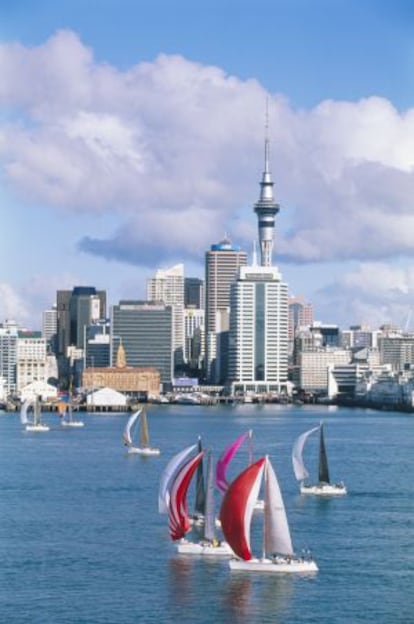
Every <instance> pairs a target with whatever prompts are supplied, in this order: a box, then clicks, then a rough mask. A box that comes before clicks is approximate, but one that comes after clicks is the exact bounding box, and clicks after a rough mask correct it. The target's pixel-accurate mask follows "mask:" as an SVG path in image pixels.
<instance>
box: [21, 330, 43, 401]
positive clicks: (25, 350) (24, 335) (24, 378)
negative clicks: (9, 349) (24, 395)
mask: <svg viewBox="0 0 414 624" xmlns="http://www.w3.org/2000/svg"><path fill="white" fill-rule="evenodd" d="M46 353H47V351H46V339H45V338H42V337H41V336H40V333H39V332H29V331H25V332H23V331H21V332H19V337H18V340H17V391H18V393H21V392H22V390H23V388H25V387H26V386H28V385H29V384H31V383H33V382H35V381H36V382H39V383H43V384H44V383H46V381H47V373H48V367H47V357H46Z"/></svg>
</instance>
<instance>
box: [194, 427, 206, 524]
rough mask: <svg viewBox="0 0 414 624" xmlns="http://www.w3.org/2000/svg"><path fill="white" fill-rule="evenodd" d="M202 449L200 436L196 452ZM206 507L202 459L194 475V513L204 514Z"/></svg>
mask: <svg viewBox="0 0 414 624" xmlns="http://www.w3.org/2000/svg"><path fill="white" fill-rule="evenodd" d="M202 450H203V447H202V444H201V436H199V438H198V452H199V453H201V452H202ZM205 509H206V490H205V486H204V470H203V461H202V460H201V461H200V463H199V464H198V466H197V476H196V499H195V505H194V510H195V512H196V513H199V514H201V515H204V513H205Z"/></svg>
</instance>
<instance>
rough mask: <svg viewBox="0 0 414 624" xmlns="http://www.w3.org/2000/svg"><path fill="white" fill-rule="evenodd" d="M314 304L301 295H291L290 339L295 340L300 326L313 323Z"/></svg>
mask: <svg viewBox="0 0 414 624" xmlns="http://www.w3.org/2000/svg"><path fill="white" fill-rule="evenodd" d="M313 321H314V318H313V306H312V304H310V303H306V302H305V301H304V300H303V299H302V298H301V297H293V296H290V297H289V340H291V341H293V340H294V338H295V333H296V332H297V331H298V329H299V328H300V327H309V326H310V325H312V324H313Z"/></svg>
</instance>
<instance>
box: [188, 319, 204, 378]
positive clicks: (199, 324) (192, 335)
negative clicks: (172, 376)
mask: <svg viewBox="0 0 414 624" xmlns="http://www.w3.org/2000/svg"><path fill="white" fill-rule="evenodd" d="M204 324H205V315H204V310H202V309H200V308H195V307H186V308H185V310H184V326H185V359H186V362H187V363H188V366H189V367H190V368H191V369H193V370H195V369H201V367H202V364H203V360H204V344H205V328H204Z"/></svg>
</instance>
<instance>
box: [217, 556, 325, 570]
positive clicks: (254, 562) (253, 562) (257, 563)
mask: <svg viewBox="0 0 414 624" xmlns="http://www.w3.org/2000/svg"><path fill="white" fill-rule="evenodd" d="M229 566H230V569H231V570H236V571H238V572H266V573H267V574H300V573H302V574H308V573H311V572H317V571H318V566H317V565H316V563H315V562H314V561H312V560H303V559H294V558H292V559H288V558H285V557H275V558H274V559H250V560H249V561H243V560H242V559H231V560H230V561H229Z"/></svg>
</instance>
